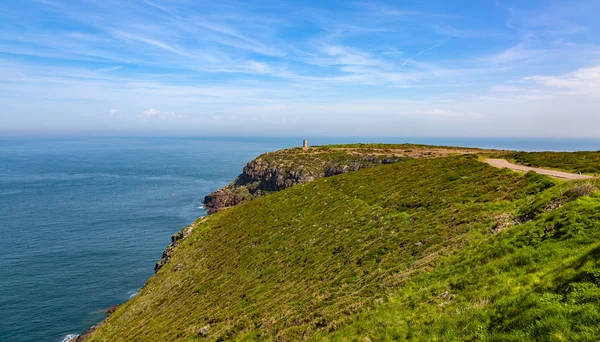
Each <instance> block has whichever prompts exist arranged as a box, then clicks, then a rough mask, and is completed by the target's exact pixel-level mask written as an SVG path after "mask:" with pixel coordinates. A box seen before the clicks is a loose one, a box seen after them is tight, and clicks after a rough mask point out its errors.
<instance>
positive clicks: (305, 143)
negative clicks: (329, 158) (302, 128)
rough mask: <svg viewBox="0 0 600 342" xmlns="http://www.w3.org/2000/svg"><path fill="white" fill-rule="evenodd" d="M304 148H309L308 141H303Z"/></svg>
mask: <svg viewBox="0 0 600 342" xmlns="http://www.w3.org/2000/svg"><path fill="white" fill-rule="evenodd" d="M302 148H304V149H307V148H308V142H307V141H306V139H304V141H302Z"/></svg>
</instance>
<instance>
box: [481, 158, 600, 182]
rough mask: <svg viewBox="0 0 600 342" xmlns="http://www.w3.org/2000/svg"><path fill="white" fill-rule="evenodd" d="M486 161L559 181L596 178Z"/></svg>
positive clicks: (500, 160) (500, 166)
mask: <svg viewBox="0 0 600 342" xmlns="http://www.w3.org/2000/svg"><path fill="white" fill-rule="evenodd" d="M484 161H485V162H486V163H488V164H490V165H492V166H493V167H497V168H499V169H503V168H509V169H511V170H513V171H521V172H529V171H534V172H536V173H539V174H541V175H546V176H550V177H553V178H558V179H590V178H594V177H592V176H586V175H578V174H576V173H569V172H563V171H555V170H548V169H540V168H538V167H529V166H523V165H518V164H513V163H511V162H509V161H508V160H506V159H486V160H484Z"/></svg>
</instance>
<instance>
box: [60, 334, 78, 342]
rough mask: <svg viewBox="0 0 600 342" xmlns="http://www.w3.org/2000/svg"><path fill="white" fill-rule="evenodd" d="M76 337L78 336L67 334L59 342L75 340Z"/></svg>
mask: <svg viewBox="0 0 600 342" xmlns="http://www.w3.org/2000/svg"><path fill="white" fill-rule="evenodd" d="M78 336H79V335H78V334H67V335H66V336H65V337H63V339H62V341H61V342H69V341H71V340H72V339H74V338H77V337H78Z"/></svg>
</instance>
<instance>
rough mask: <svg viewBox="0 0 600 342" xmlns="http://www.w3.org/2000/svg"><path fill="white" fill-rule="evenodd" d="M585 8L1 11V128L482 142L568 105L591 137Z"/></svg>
mask: <svg viewBox="0 0 600 342" xmlns="http://www.w3.org/2000/svg"><path fill="white" fill-rule="evenodd" d="M25 6H26V7H25ZM597 10H600V4H597V3H595V2H593V1H588V2H584V3H580V4H578V6H574V5H573V4H571V3H570V2H566V1H565V2H563V1H556V2H552V4H548V6H540V5H539V4H529V5H527V6H525V5H523V4H522V3H519V2H516V1H513V0H503V1H499V2H497V5H496V4H494V3H482V4H481V5H480V6H477V7H474V8H472V9H471V10H470V11H464V8H463V7H461V6H458V5H454V4H450V3H444V4H441V3H439V2H421V1H417V2H414V1H412V2H404V3H402V4H398V5H395V6H392V5H390V4H389V3H385V2H382V1H377V0H375V1H361V2H356V3H355V2H338V3H315V4H306V3H297V2H286V1H281V2H276V3H270V4H269V5H265V4H263V3H260V2H250V3H248V2H230V1H227V0H226V1H221V2H219V3H197V2H193V1H178V2H173V1H167V0H144V1H117V0H106V1H84V2H71V1H66V0H43V1H41V0H40V1H30V2H28V1H26V2H10V3H9V4H3V11H0V22H2V30H0V52H1V53H2V55H1V56H0V79H2V80H3V82H0V99H1V100H2V101H0V109H2V112H3V113H15V114H14V115H11V116H10V118H9V116H6V115H4V116H0V126H3V127H4V126H6V127H8V126H11V125H12V127H25V125H26V123H27V122H45V121H51V122H55V125H56V126H57V127H59V126H60V125H61V124H64V125H68V126H69V127H71V126H73V127H74V126H75V125H80V126H85V125H88V126H89V127H96V126H99V125H110V124H116V123H117V122H118V124H121V125H125V126H127V125H130V126H129V127H131V129H132V130H135V129H137V128H138V127H139V125H140V119H142V120H143V121H144V125H147V126H151V125H155V127H157V129H158V128H160V127H162V126H164V127H178V128H179V129H182V130H183V129H187V128H190V127H194V125H201V126H202V127H203V128H206V129H210V128H211V127H212V128H214V127H217V125H222V126H219V127H221V128H222V129H223V130H226V129H229V128H233V127H238V126H239V127H238V128H237V129H238V130H241V129H242V128H243V129H248V130H250V131H252V132H257V131H258V130H260V129H262V127H267V126H268V127H274V125H276V124H281V125H288V126H286V127H288V128H289V130H290V131H293V130H294V129H295V127H298V129H303V130H310V129H311V127H315V126H317V125H322V126H324V127H326V128H327V129H329V131H338V132H341V131H343V132H349V131H352V132H355V133H357V134H361V133H364V132H366V131H363V128H364V129H366V127H370V128H369V132H377V130H376V129H375V128H376V127H380V128H381V129H382V130H384V129H389V131H390V132H394V130H393V127H394V125H397V127H408V126H405V125H404V124H407V125H408V124H409V123H413V122H420V123H421V124H422V126H419V127H416V128H415V127H412V128H414V129H417V128H418V129H421V130H426V129H427V128H426V127H429V126H427V125H426V122H434V123H436V122H437V123H444V125H446V126H444V125H441V124H440V126H439V127H438V128H439V130H440V131H441V132H443V131H444V129H445V128H446V127H453V129H456V130H459V131H460V130H463V131H465V132H466V131H468V130H469V129H470V131H471V132H484V131H485V129H489V130H490V131H492V132H493V128H497V129H504V130H505V131H508V130H510V129H511V127H510V125H509V124H507V123H504V121H507V122H508V119H509V118H514V117H516V116H517V115H519V116H520V117H528V118H529V116H528V115H530V116H531V117H535V116H536V115H537V117H540V116H542V115H545V114H542V112H544V113H550V114H547V115H550V116H552V118H557V117H558V112H559V109H561V110H563V111H564V112H567V109H564V108H567V105H566V104H565V103H567V102H568V103H569V105H570V106H571V107H572V108H571V109H569V110H568V111H569V112H574V111H576V112H577V113H582V114H578V115H579V116H577V115H575V116H576V119H577V120H578V121H577V120H574V122H579V123H586V124H585V126H586V127H589V126H591V125H589V121H590V120H591V119H590V116H589V115H591V114H589V113H591V112H590V109H589V108H595V107H597V101H598V100H597V98H598V96H599V94H598V91H597V89H600V83H599V81H598V73H599V72H598V69H597V66H598V65H600V44H599V43H598V41H597V36H598V33H600V24H598V22H597V20H596V18H595V16H594V14H595V13H597V12H598V11H597ZM39 18H45V20H39ZM32 98H35V99H36V101H31V99H32ZM574 99H577V101H574ZM106 108H112V110H110V111H109V112H108V114H110V115H113V116H115V119H114V120H105V119H106V116H107V112H106ZM117 108H118V112H117ZM505 108H508V109H505ZM159 109H161V110H159ZM164 109H168V111H167V110H164ZM501 109H502V110H501ZM36 113H47V115H45V116H43V117H42V115H41V114H36ZM50 113H57V114H56V115H52V114H50ZM81 113H86V115H82V114H81ZM117 113H118V115H117ZM588 114H589V115H588ZM585 115H588V116H587V117H586V116H585ZM596 115H597V114H596ZM299 116H301V117H303V118H307V119H306V120H304V121H310V122H316V123H317V124H315V125H312V126H309V125H308V124H307V125H306V126H304V121H302V120H300V121H299V120H297V117H299ZM21 117H22V118H23V119H21ZM178 118H181V119H183V118H185V120H175V119H178ZM586 118H587V121H585V119H586ZM96 119H97V120H96ZM61 120H62V121H61ZM503 120H504V121H503ZM205 122H209V123H211V124H210V125H208V124H207V125H204V123H205ZM257 122H260V123H261V124H257ZM456 122H460V123H461V125H463V126H461V125H458V124H456V126H452V125H453V124H454V123H456ZM484 122H485V123H486V124H487V125H489V126H486V127H487V128H486V127H483V126H481V127H476V126H472V127H471V126H468V125H471V124H472V125H484ZM549 122H553V121H552V120H549ZM265 123H266V124H265ZM342 123H343V124H342ZM383 123H386V124H383ZM388 123H389V124H388ZM492 123H493V124H492ZM345 124H347V126H344V125H345ZM19 125H21V126H19ZM211 125H213V126H211ZM432 125H434V124H432ZM382 126H386V127H382ZM240 127H241V128H240ZM432 127H433V126H432ZM484 128H485V129H484ZM555 128H556V129H558V128H559V126H558V125H557V126H555ZM406 129H407V132H408V133H410V132H411V130H409V129H408V128H406ZM413 131H414V130H413ZM419 131H420V130H419Z"/></svg>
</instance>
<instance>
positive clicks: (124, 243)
mask: <svg viewBox="0 0 600 342" xmlns="http://www.w3.org/2000/svg"><path fill="white" fill-rule="evenodd" d="M346 142H398V143H404V142H414V143H430V144H443V145H461V146H472V147H493V148H506V149H519V150H530V151H537V150H565V151H574V150H595V151H596V150H600V140H590V139H579V140H566V139H542V140H539V139H481V138H460V139H459V138H385V139H377V138H309V143H311V144H327V143H346ZM300 143H301V139H298V138H294V139H277V138H264V139H262V138H246V139H233V138H232V139H227V138H219V139H208V138H207V139H202V138H64V139H57V138H53V139H50V138H48V139H25V138H0V253H1V254H2V256H1V257H0V272H1V273H0V341H55V342H60V341H62V340H63V339H64V338H65V336H67V335H68V334H76V333H80V332H82V331H84V330H85V329H87V328H88V327H89V326H91V325H93V324H95V323H97V322H98V321H99V320H101V319H102V318H103V317H104V313H103V310H104V309H106V308H108V307H110V306H112V305H115V304H118V303H122V302H124V301H126V300H127V299H128V298H130V297H131V296H133V295H135V293H136V291H137V290H138V289H139V288H140V287H142V286H143V284H144V283H145V281H146V279H148V277H150V276H151V275H152V274H153V267H154V263H155V262H156V261H157V260H158V259H160V256H161V254H162V251H163V250H164V248H165V247H166V246H167V245H168V244H169V243H170V236H171V235H172V234H173V233H175V232H177V231H178V230H180V229H181V228H183V227H185V226H186V225H188V224H190V223H191V222H193V221H194V220H195V219H196V218H198V217H199V216H203V215H205V211H204V209H203V208H202V199H203V197H204V196H205V195H206V194H208V193H210V192H211V191H213V190H215V189H217V188H219V187H221V186H223V185H225V184H227V183H229V182H230V181H232V180H233V179H234V178H235V177H236V176H237V175H238V174H239V173H240V171H241V169H242V167H243V166H244V164H245V163H246V162H247V161H249V160H251V159H253V158H254V157H256V156H257V155H259V154H261V153H263V152H266V151H271V150H276V149H281V148H286V147H292V146H297V145H300Z"/></svg>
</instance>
